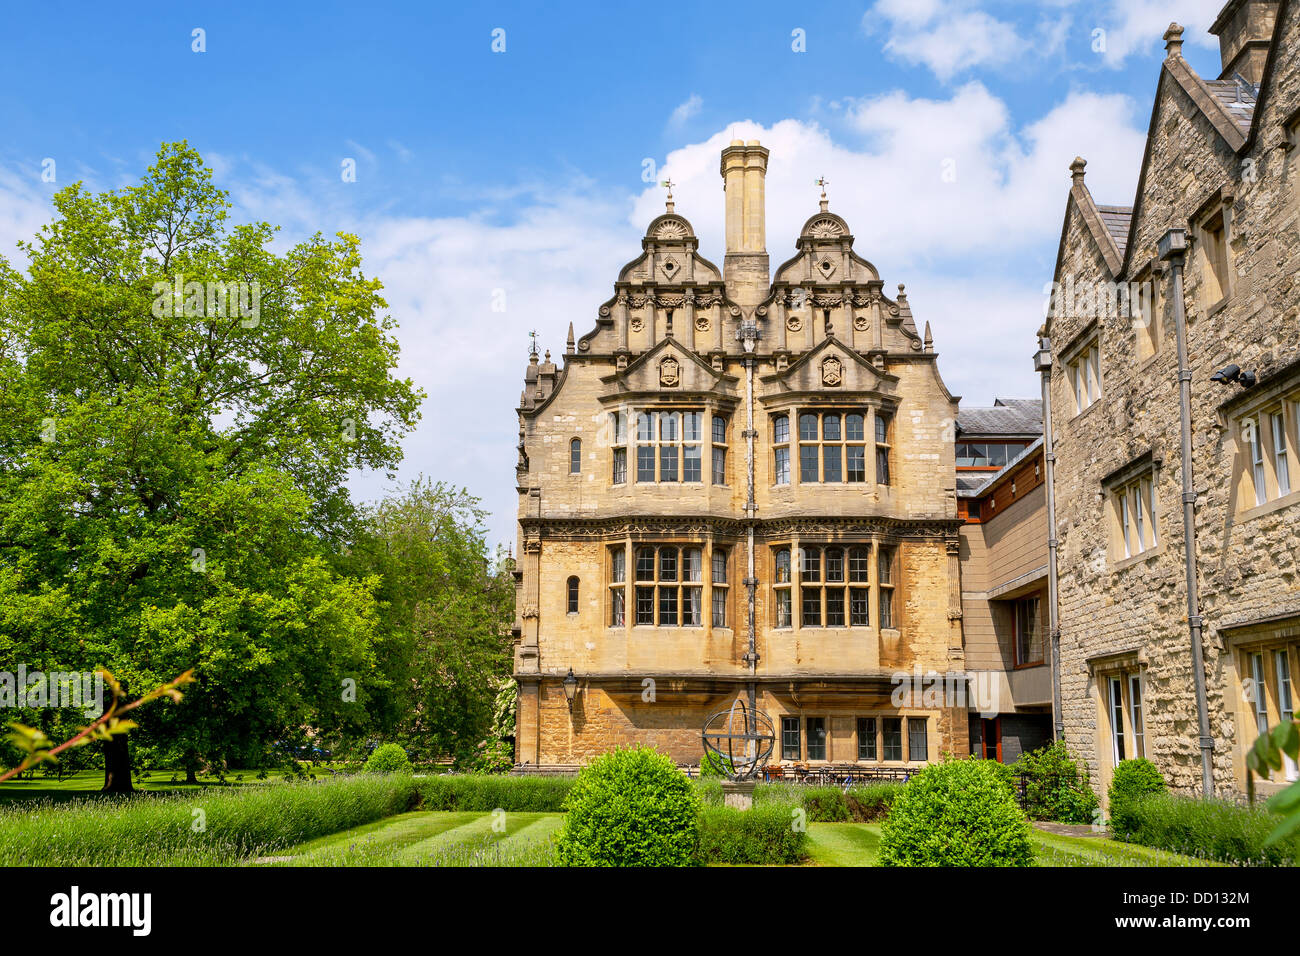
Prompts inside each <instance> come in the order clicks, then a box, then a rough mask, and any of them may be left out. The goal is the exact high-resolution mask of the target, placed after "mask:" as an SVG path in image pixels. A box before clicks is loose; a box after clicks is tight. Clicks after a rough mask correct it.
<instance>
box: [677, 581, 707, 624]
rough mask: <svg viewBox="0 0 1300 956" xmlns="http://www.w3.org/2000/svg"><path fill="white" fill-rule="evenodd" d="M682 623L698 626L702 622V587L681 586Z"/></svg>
mask: <svg viewBox="0 0 1300 956" xmlns="http://www.w3.org/2000/svg"><path fill="white" fill-rule="evenodd" d="M682 602H683V607H682V624H684V625H686V626H687V627H699V626H700V625H701V624H703V623H704V618H703V616H702V615H703V613H704V589H703V588H682Z"/></svg>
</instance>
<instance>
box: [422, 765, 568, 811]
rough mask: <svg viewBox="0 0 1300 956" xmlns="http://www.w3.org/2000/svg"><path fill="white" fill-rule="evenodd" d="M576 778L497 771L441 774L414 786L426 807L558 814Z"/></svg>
mask: <svg viewBox="0 0 1300 956" xmlns="http://www.w3.org/2000/svg"><path fill="white" fill-rule="evenodd" d="M573 784H574V778H573V777H541V776H538V777H505V776H500V775H497V774H451V773H447V774H438V775H437V776H434V777H422V778H420V779H418V780H416V782H415V785H416V787H417V788H418V789H419V791H420V805H421V809H424V810H481V811H484V812H489V811H492V810H507V811H511V812H517V813H557V812H559V811H560V810H562V809H563V808H564V798H565V797H567V796H568V795H569V791H570V790H572V789H573Z"/></svg>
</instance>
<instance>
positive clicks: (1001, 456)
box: [989, 445, 1007, 468]
mask: <svg viewBox="0 0 1300 956" xmlns="http://www.w3.org/2000/svg"><path fill="white" fill-rule="evenodd" d="M1006 463H1007V446H1006V445H989V467H994V466H996V467H998V468H1001V467H1002V466H1003V465H1005V464H1006Z"/></svg>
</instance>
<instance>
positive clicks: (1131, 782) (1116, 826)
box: [1106, 757, 1169, 839]
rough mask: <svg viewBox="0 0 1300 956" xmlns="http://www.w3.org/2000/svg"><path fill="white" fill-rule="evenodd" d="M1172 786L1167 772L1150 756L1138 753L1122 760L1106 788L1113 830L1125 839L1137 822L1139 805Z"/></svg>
mask: <svg viewBox="0 0 1300 956" xmlns="http://www.w3.org/2000/svg"><path fill="white" fill-rule="evenodd" d="M1168 789H1169V787H1168V785H1167V784H1166V783H1165V778H1164V776H1162V775H1161V773H1160V771H1159V769H1158V768H1157V767H1156V765H1155V764H1153V763H1152V762H1151V761H1150V760H1147V759H1145V758H1143V757H1138V758H1136V759H1133V760H1121V761H1120V762H1119V766H1117V767H1116V768H1115V775H1114V776H1113V777H1112V778H1111V781H1110V789H1109V790H1107V791H1106V794H1107V798H1108V800H1109V802H1110V832H1111V834H1112V835H1113V836H1115V837H1117V838H1119V839H1123V838H1124V837H1126V836H1127V835H1128V834H1130V833H1132V832H1133V828H1134V827H1135V826H1137V817H1136V816H1135V815H1134V810H1136V808H1137V805H1138V804H1139V803H1141V802H1142V801H1143V800H1144V799H1146V798H1147V797H1149V796H1153V795H1155V794H1158V793H1165V792H1167V791H1168Z"/></svg>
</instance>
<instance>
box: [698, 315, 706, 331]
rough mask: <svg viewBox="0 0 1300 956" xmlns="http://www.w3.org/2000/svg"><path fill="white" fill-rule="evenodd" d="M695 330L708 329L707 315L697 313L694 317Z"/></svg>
mask: <svg viewBox="0 0 1300 956" xmlns="http://www.w3.org/2000/svg"><path fill="white" fill-rule="evenodd" d="M695 331H696V332H707V331H709V317H708V316H707V315H697V316H696V317H695Z"/></svg>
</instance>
